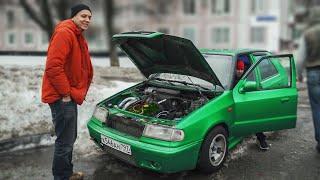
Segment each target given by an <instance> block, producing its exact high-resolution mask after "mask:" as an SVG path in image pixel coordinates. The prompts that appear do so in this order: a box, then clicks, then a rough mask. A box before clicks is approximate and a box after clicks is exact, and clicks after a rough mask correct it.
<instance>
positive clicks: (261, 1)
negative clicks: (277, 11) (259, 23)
mask: <svg viewBox="0 0 320 180" xmlns="http://www.w3.org/2000/svg"><path fill="white" fill-rule="evenodd" d="M265 3H266V1H265V0H251V10H252V13H254V14H257V13H263V12H264V11H265V9H266V4H265Z"/></svg>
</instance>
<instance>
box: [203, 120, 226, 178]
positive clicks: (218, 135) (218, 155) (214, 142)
mask: <svg viewBox="0 0 320 180" xmlns="http://www.w3.org/2000/svg"><path fill="white" fill-rule="evenodd" d="M227 155H228V133H227V131H226V129H225V128H224V127H222V126H217V127H215V128H213V129H212V130H211V131H210V133H209V134H208V135H207V136H206V138H205V140H204V141H203V143H202V146H201V150H200V155H199V160H198V165H197V168H198V169H199V170H200V171H202V172H204V173H212V172H215V171H217V170H219V169H220V168H221V167H222V165H223V163H224V161H225V160H226V157H227Z"/></svg>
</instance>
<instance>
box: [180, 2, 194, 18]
mask: <svg viewBox="0 0 320 180" xmlns="http://www.w3.org/2000/svg"><path fill="white" fill-rule="evenodd" d="M182 2H183V12H184V14H188V15H193V14H195V13H196V1H195V0H183V1H182Z"/></svg>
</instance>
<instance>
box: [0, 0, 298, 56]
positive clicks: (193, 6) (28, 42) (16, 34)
mask: <svg viewBox="0 0 320 180" xmlns="http://www.w3.org/2000/svg"><path fill="white" fill-rule="evenodd" d="M114 2H115V19H114V24H115V29H116V31H117V32H124V31H138V30H144V31H161V32H164V33H168V34H172V35H177V36H182V37H185V38H188V39H190V40H192V41H193V42H194V44H195V45H196V46H197V47H203V48H259V49H267V50H270V51H279V50H280V48H281V44H282V42H287V41H290V40H291V39H292V29H291V27H290V25H291V24H292V21H293V20H294V18H293V12H292V7H293V5H294V4H293V1H290V0H281V1H279V0H241V1H239V0H131V1H130V0H117V1H114ZM88 3H89V5H90V6H91V7H92V9H93V21H92V25H91V26H90V28H89V31H88V32H86V36H87V39H88V41H89V46H90V50H91V51H105V50H106V49H107V48H108V47H107V45H106V44H107V43H106V40H107V39H108V37H107V33H106V30H105V27H104V8H103V1H102V0H96V1H88ZM0 23H1V24H3V26H0V37H1V38H0V50H26V51H28V50H30V51H31V50H32V51H34V50H36V51H44V50H46V48H47V43H48V40H47V35H46V33H44V32H43V31H42V30H41V29H40V28H39V27H38V26H37V25H36V24H35V23H34V22H33V21H32V20H31V19H30V17H29V16H28V15H27V14H26V13H25V12H24V10H23V9H22V8H21V6H20V4H19V3H18V1H17V0H13V1H7V3H4V4H1V6H0Z"/></svg>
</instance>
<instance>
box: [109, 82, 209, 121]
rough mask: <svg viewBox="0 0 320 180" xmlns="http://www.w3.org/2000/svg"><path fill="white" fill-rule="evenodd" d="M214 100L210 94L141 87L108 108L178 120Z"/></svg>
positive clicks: (120, 97) (123, 95)
mask: <svg viewBox="0 0 320 180" xmlns="http://www.w3.org/2000/svg"><path fill="white" fill-rule="evenodd" d="M212 98H214V95H213V94H212V93H208V92H199V91H198V90H194V91H186V90H176V89H168V88H162V87H155V86H149V85H143V86H140V87H135V88H133V89H131V90H130V91H129V92H126V93H123V94H121V95H120V96H118V98H116V99H117V100H116V101H113V103H110V102H109V103H107V104H108V106H109V107H110V106H113V107H116V108H120V109H122V110H125V111H129V112H132V113H135V114H141V115H144V116H149V117H154V118H161V119H167V120H178V119H180V118H182V117H184V116H186V115H187V114H189V113H191V112H192V111H194V110H195V109H198V108H199V107H201V106H203V105H204V104H206V103H207V102H208V101H209V100H210V99H212Z"/></svg>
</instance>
